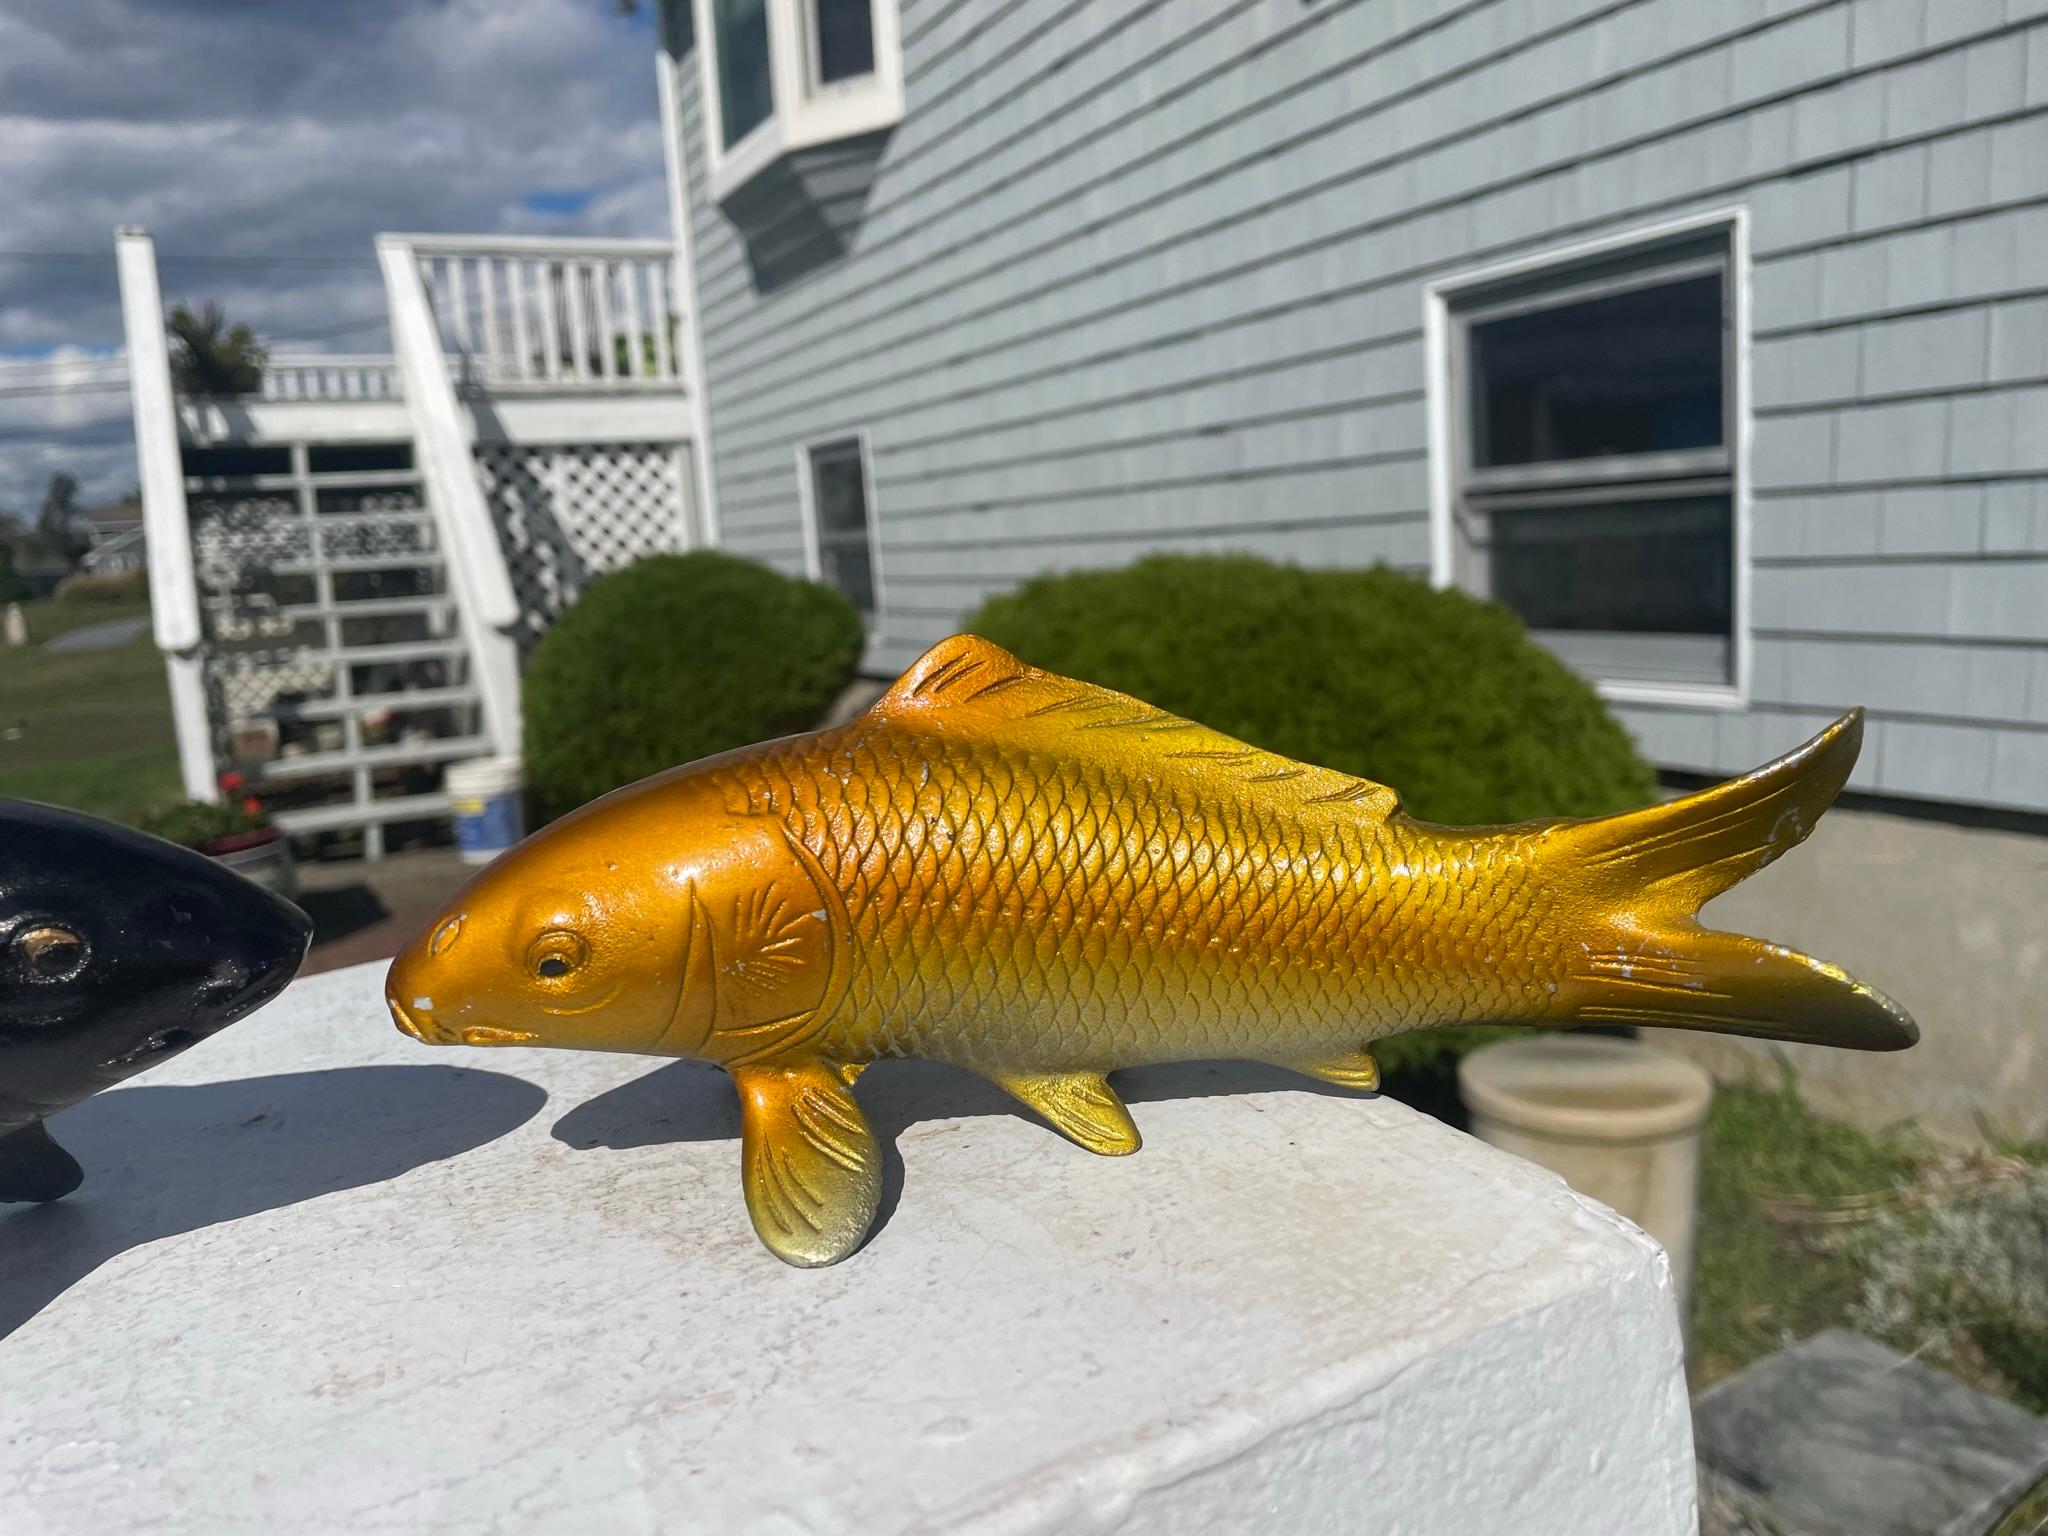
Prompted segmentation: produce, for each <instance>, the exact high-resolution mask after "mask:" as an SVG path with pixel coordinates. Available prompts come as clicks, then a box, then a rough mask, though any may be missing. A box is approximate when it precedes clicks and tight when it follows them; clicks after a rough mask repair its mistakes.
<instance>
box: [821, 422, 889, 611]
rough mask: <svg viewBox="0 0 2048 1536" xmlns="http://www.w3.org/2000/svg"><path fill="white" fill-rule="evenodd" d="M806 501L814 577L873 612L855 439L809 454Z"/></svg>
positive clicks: (863, 480) (864, 491)
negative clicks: (813, 526) (814, 535)
mask: <svg viewBox="0 0 2048 1536" xmlns="http://www.w3.org/2000/svg"><path fill="white" fill-rule="evenodd" d="M811 500H812V509H813V511H815V513H816V514H817V519H818V570H819V574H820V575H821V576H823V577H824V579H825V580H826V581H827V582H828V583H830V584H831V585H832V586H835V587H837V588H838V589H839V590H840V591H842V592H844V593H845V594H846V595H847V596H848V597H850V598H851V599H853V604H854V606H855V607H856V608H858V609H860V611H861V612H862V613H870V614H871V613H873V612H874V611H875V573H874V570H873V566H872V562H871V561H870V560H869V558H868V488H867V477H866V475H865V474H864V473H863V467H862V460H861V448H860V444H859V443H858V442H857V441H854V442H843V443H833V444H831V445H830V446H828V447H824V448H817V449H813V450H812V452H811Z"/></svg>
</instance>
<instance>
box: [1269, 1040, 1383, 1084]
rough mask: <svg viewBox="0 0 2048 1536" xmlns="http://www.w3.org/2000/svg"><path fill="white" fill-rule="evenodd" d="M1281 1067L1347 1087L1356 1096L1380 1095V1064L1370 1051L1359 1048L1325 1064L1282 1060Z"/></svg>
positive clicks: (1322, 1062)
mask: <svg viewBox="0 0 2048 1536" xmlns="http://www.w3.org/2000/svg"><path fill="white" fill-rule="evenodd" d="M1280 1065H1281V1066H1284V1067H1286V1068H1287V1069H1288V1070H1289V1071H1290V1072H1299V1073H1300V1074H1301V1075H1302V1076H1303V1077H1313V1078H1317V1079H1319V1080H1321V1081H1322V1082H1325V1083H1333V1084H1335V1085H1336V1086H1337V1087H1339V1088H1349V1089H1352V1090H1353V1091H1355V1092H1358V1093H1377V1092H1379V1087H1380V1064H1379V1063H1378V1062H1377V1061H1374V1060H1373V1057H1372V1052H1371V1051H1370V1050H1367V1049H1365V1048H1364V1047H1362V1046H1361V1047H1360V1048H1359V1049H1358V1050H1355V1051H1352V1052H1350V1053H1348V1054H1346V1055H1343V1056H1334V1057H1332V1058H1330V1059H1329V1060H1328V1061H1284V1062H1281V1063H1280Z"/></svg>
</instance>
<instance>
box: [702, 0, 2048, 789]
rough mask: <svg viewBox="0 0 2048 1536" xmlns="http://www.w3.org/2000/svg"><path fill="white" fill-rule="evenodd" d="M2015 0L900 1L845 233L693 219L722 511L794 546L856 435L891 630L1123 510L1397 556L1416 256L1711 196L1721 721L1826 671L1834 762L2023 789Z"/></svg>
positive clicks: (2032, 773)
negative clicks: (1725, 474)
mask: <svg viewBox="0 0 2048 1536" xmlns="http://www.w3.org/2000/svg"><path fill="white" fill-rule="evenodd" d="M2044 13H2048V0H1942V3H1941V4H1940V5H1929V4H1927V3H1926V0H1790V3H1787V0H1717V3H1715V4H1713V5H1701V4H1696V3H1693V0H1541V3H1539V0H1414V3H1409V4H1393V3H1387V0H1320V3H1318V4H1316V5H1313V6H1302V5H1300V4H1297V3H1293V0H1171V3H1131V4H1123V5H1116V6H1103V5H1097V4H1090V3H1087V0H905V3H904V5H903V32H904V38H905V51H906V58H905V66H906V84H907V100H908V111H907V115H906V117H905V120H904V122H903V123H902V124H901V125H900V126H899V127H898V128H897V129H896V130H895V132H894V133H893V134H892V135H891V137H890V139H889V142H888V144H887V146H886V148H885V150H884V152H883V154H882V156H881V159H880V162H879V164H878V165H877V167H876V172H875V176H874V180H873V184H872V186H871V188H870V189H869V192H868V196H867V200H866V203H865V205H864V207H863V208H862V210H861V212H860V215H859V217H858V220H857V222H856V223H855V225H854V227H853V228H852V230H851V232H850V246H851V248H850V249H849V250H848V251H847V252H846V253H845V254H844V255H843V256H841V257H839V258H838V259H835V260H831V261H828V262H825V263H823V264H821V265H818V266H817V267H816V268H815V270H812V271H810V272H808V273H806V274H805V275H803V276H801V277H799V278H797V279H795V280H794V281H791V282H789V283H788V284H787V285H785V286H781V287H777V288H775V289H774V290H773V291H771V292H766V293H764V292H761V291H758V290H757V288H756V285H755V279H754V276H753V272H752V269H751V268H750V265H749V260H748V251H747V249H746V248H745V246H744V245H743V244H742V242H741V241H740V240H739V238H738V237H737V236H736V234H735V232H734V230H733V227H732V226H731V224H730V223H728V222H727V221H726V219H725V218H724V217H723V216H722V215H721V214H720V212H719V211H718V209H717V208H716V207H714V206H712V205H711V204H710V203H709V202H708V201H707V200H706V197H705V187H706V185H707V181H708V178H707V177H706V176H705V174H704V164H703V156H702V146H701V144H700V143H699V142H698V138H697V135H698V133H699V132H700V126H701V125H700V122H699V118H698V111H697V102H696V82H697V76H696V72H695V70H694V68H692V69H690V70H688V71H686V72H685V75H684V81H685V92H684V94H685V101H684V108H685V111H684V119H685V136H686V139H687V140H688V141H689V142H688V144H687V145H686V156H687V158H688V161H689V163H690V166H691V169H692V178H691V182H692V194H693V197H692V202H691V204H690V216H691V220H692V228H693V233H694V235H695V239H696V246H697V278H698V288H699V295H698V298H699V305H700V314H701V317H702V325H703V333H704V344H705V352H706V360H707V373H708V380H707V385H708V388H707V397H708V403H709V410H710V416H711V433H712V436H713V440H714V443H715V446H716V450H717V465H718V488H719V500H720V515H721V520H722V524H723V529H724V536H725V540H726V542H727V544H728V545H729V546H731V547H732V548H734V549H736V550H741V551H743V552H746V553H749V554H752V555H755V556H758V557H760V558H763V559H766V560H769V561H771V562H772V563H775V564H777V565H779V566H780V567H782V568H784V569H787V570H792V571H801V570H802V569H804V567H805V555H806V552H805V549H804V545H803V538H804V533H803V525H802V522H801V519H800V517H799V516H798V514H797V507H798V491H797V452H796V450H797V448H798V446H799V445H800V444H803V443H806V442H815V441H818V440H821V439H823V438H827V437H830V436H833V435H835V434H840V433H845V432H851V431H860V432H862V433H864V434H866V437H867V440H868V442H869V445H870V451H871V455H872V471H873V476H874V482H875V499H876V506H875V508H874V511H875V515H876V517H877V519H878V526H879V540H880V555H881V561H880V568H881V578H882V585H883V612H882V615H881V619H880V625H879V628H880V633H879V634H878V635H877V637H876V639H875V642H874V645H873V646H872V648H871V651H870V663H871V665H873V666H874V667H876V668H877V669H886V668H888V667H892V666H896V665H900V664H901V663H903V662H905V661H907V660H908V659H909V657H910V656H911V655H912V654H914V652H915V650H916V649H917V648H918V647H919V646H921V645H923V644H925V643H928V642H929V641H931V640H933V639H936V638H939V637H940V636H942V635H943V634H944V633H946V632H947V630H948V629H949V628H950V627H952V625H953V624H954V623H956V622H957V620H958V618H959V617H960V615H961V614H962V613H963V612H964V611H965V610H966V609H968V608H971V607H972V606H973V605H974V604H975V603H976V602H978V601H979V600H980V599H981V598H982V597H983V596H985V595H986V594H987V593H989V592H992V591H1000V590H1003V589H1004V588H1006V587H1008V586H1010V585H1013V584H1014V583H1016V582H1017V581H1019V580H1022V579H1024V578H1025V577H1027V576H1029V575H1031V574H1033V573H1034V572H1037V571H1040V570H1044V569H1048V568H1055V567H1058V568H1078V567H1094V566H1103V565H1113V564H1119V563H1123V562H1125V561H1127V560H1129V559H1131V558H1135V557H1136V556H1137V555H1139V554H1141V553H1143V552H1144V551H1146V550H1150V549H1212V548H1255V549H1259V550H1262V551H1265V552H1267V553H1271V554H1274V555H1277V556H1281V557H1284V558H1293V559H1299V560H1303V561H1305V562H1309V563H1315V564H1336V565H1360V564H1367V563H1371V562H1373V561H1375V560H1385V561H1387V562H1389V563H1392V564H1395V565H1397V566H1401V567H1404V568H1409V569H1415V570H1421V569H1424V568H1425V567H1426V565H1427V561H1428V523H1427V517H1428V514H1427V507H1428V499H1429V498H1428V478H1427V468H1428V466H1427V446H1426V443H1427V439H1426V400H1425V394H1424V390H1425V382H1424V373H1425V370H1424V365H1423V364H1424V358H1423V335H1422V329H1421V326H1422V299H1421V295H1422V289H1423V287H1424V285H1425V284H1426V283H1428V282H1431V281H1434V280H1436V279H1438V278H1441V277H1443V276H1445V275H1447V274H1448V273H1451V272H1454V271H1458V270H1463V269H1469V268H1472V267H1476V266H1480V265H1483V264H1486V263H1489V262H1493V261H1497V260H1504V259H1511V258H1514V257H1517V256H1521V255H1526V254H1529V253H1532V252H1540V251H1543V250H1547V249H1551V248H1555V247H1561V246H1564V245H1566V244H1569V243H1571V242H1573V241H1575V240H1581V239H1585V238H1589V237H1599V236H1606V235H1610V234H1613V233H1616V232H1618V231H1622V230H1626V229H1628V228H1631V227H1636V226H1642V225H1647V224H1650V223H1653V222H1657V221H1660V220H1665V219H1670V218H1673V217H1679V216H1684V215H1687V214H1691V213H1695V212H1699V211H1703V210H1709V209H1714V208H1721V207H1727V206H1732V205H1735V204H1741V205H1743V206H1745V207H1747V208H1748V210H1749V212H1750V217H1751V223H1750V230H1751V254H1752V259H1753V269H1752V286H1751V304H1752V309H1751V326H1752V336H1753V344H1754V351H1753V357H1752V363H1753V385H1754V393H1753V401H1752V405H1753V431H1754V438H1753V454H1752V459H1751V465H1750V485H1749V490H1750V492H1751V502H1752V517H1751V530H1752V540H1753V542H1752V570H1751V581H1752V609H1751V614H1750V625H1749V627H1750V631H1751V635H1752V638H1753V642H1754V667H1753V676H1752V678H1751V686H1750V692H1749V698H1748V701H1747V704H1746V706H1745V707H1743V708H1741V709H1735V710H1710V709H1701V708H1691V707H1675V706H1674V707H1662V706H1658V707H1650V706H1640V705H1631V706H1628V707H1626V708H1624V709H1623V710H1622V714H1623V718H1624V719H1625V720H1626V721H1627V722H1628V723H1629V725H1630V726H1631V728H1632V729H1634V730H1635V731H1636V732H1637V734H1638V735H1639V737H1640V738H1641V739H1642V741H1643V742H1644V744H1645V746H1646V748H1647V749H1648V750H1649V751H1650V752H1651V753H1652V755H1653V756H1655V757H1656V758H1657V759H1658V760H1659V761H1661V762H1663V763H1665V764H1667V765H1669V766H1672V767H1675V768H1684V769H1691V770H1699V771H1716V772H1718V771H1728V770H1734V769H1740V768H1745V767H1748V766H1752V765H1753V764H1754V763H1755V762H1757V761H1760V760H1762V759H1763V758H1764V757H1767V756H1770V755H1772V754H1774V753H1776V752H1777V751H1780V750H1782V749H1783V748H1784V747H1785V746H1787V745H1789V744H1790V743H1791V742H1792V741H1793V740H1794V739H1795V738H1796V737H1797V736H1798V735H1799V734H1800V733H1801V732H1802V731H1804V730H1807V729H1810V728H1817V727H1818V726H1819V725H1820V724H1823V723H1825V721H1826V719H1828V718H1829V717H1830V716H1831V715H1832V714H1834V713H1835V712H1836V711H1838V710H1839V709H1840V708H1842V707H1845V706H1846V705H1848V704H1850V703H1857V702H1861V703H1864V704H1866V705H1867V706H1868V707H1869V708H1870V709H1871V712H1872V717H1871V727H1870V748H1869V750H1868V751H1867V753H1866V756H1865V759H1864V761H1863V763H1862V764H1861V765H1860V767H1859V770H1858V776H1857V780H1856V783H1857V786H1858V787H1859V788H1862V789H1865V790H1869V791H1872V792H1876V793H1885V794H1897V795H1911V796H1926V797H1932V798H1935V799H1942V800H1951V801H1957V802H1968V803H1978V804H1989V805H1999V806H2009V807H2018V808H2023V809H2029V810H2048V254H2044V253H2048V170H2044V166H2048V110H2044V108H2048V22H2044Z"/></svg>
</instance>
